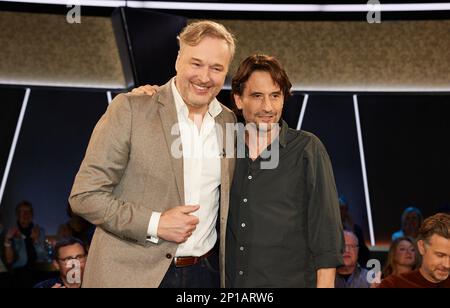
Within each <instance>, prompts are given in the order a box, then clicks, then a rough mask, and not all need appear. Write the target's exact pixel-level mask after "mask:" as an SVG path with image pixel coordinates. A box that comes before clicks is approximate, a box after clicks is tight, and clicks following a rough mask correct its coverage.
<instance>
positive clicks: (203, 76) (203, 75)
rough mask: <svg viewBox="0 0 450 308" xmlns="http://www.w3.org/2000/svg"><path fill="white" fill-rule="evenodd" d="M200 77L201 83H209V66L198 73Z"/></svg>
mask: <svg viewBox="0 0 450 308" xmlns="http://www.w3.org/2000/svg"><path fill="white" fill-rule="evenodd" d="M198 78H199V79H200V82H201V83H203V84H205V83H208V82H209V81H210V78H209V69H208V68H207V67H204V68H202V69H201V70H200V72H199V74H198Z"/></svg>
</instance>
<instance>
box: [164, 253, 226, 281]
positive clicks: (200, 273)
mask: <svg viewBox="0 0 450 308" xmlns="http://www.w3.org/2000/svg"><path fill="white" fill-rule="evenodd" d="M159 287H160V288H219V287H220V273H219V256H218V254H217V252H214V253H213V254H212V255H211V256H209V257H208V258H205V259H203V260H201V261H200V262H199V263H197V264H195V265H191V266H186V267H175V265H173V263H172V265H171V266H170V267H169V270H168V271H167V273H166V275H165V276H164V279H163V281H162V282H161V284H160V285H159Z"/></svg>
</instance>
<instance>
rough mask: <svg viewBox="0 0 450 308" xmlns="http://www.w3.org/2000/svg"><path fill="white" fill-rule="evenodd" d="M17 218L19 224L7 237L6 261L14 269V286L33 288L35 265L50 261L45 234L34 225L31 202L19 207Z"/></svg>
mask: <svg viewBox="0 0 450 308" xmlns="http://www.w3.org/2000/svg"><path fill="white" fill-rule="evenodd" d="M16 217H17V224H16V225H15V226H14V227H12V228H11V229H9V231H8V233H7V234H6V236H5V240H4V249H5V260H6V263H7V266H9V267H11V268H12V272H13V277H14V286H16V287H32V286H33V283H34V281H33V268H34V265H35V264H36V263H37V262H47V261H48V253H47V249H46V243H45V232H44V229H42V228H41V227H39V226H38V225H35V224H34V223H33V217H34V212H33V206H32V204H31V203H30V202H28V201H22V202H20V203H19V204H18V205H17V207H16Z"/></svg>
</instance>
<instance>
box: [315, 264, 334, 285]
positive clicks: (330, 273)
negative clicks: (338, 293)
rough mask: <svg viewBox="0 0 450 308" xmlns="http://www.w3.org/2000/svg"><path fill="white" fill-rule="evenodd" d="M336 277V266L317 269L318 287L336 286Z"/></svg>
mask: <svg viewBox="0 0 450 308" xmlns="http://www.w3.org/2000/svg"><path fill="white" fill-rule="evenodd" d="M335 278H336V269H335V268H321V269H319V270H318V271H317V287H318V288H334V280H335Z"/></svg>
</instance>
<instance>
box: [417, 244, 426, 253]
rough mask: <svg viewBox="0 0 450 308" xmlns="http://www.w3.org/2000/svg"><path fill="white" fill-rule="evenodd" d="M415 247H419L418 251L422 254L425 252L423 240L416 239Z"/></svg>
mask: <svg viewBox="0 0 450 308" xmlns="http://www.w3.org/2000/svg"><path fill="white" fill-rule="evenodd" d="M417 248H418V249H419V253H420V254H421V255H422V256H423V255H425V252H426V247H425V242H424V240H418V241H417Z"/></svg>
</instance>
